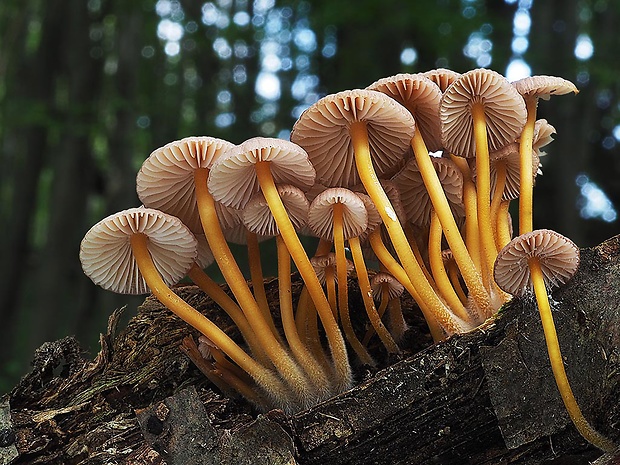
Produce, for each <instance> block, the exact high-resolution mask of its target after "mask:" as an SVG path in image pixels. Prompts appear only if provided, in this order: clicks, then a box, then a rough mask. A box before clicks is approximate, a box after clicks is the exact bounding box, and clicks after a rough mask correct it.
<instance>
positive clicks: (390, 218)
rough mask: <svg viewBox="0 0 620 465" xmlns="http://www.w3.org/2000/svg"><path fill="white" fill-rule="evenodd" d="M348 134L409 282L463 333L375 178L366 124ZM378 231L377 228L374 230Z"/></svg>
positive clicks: (450, 327) (446, 323)
mask: <svg viewBox="0 0 620 465" xmlns="http://www.w3.org/2000/svg"><path fill="white" fill-rule="evenodd" d="M350 134H351V140H352V142H353V147H354V153H355V165H356V168H357V172H358V174H359V176H360V179H361V181H362V184H363V185H364V187H365V188H366V192H368V195H369V196H370V198H371V200H372V201H373V203H374V204H375V206H376V207H377V210H378V211H379V215H380V216H381V219H382V220H383V224H384V225H385V227H386V229H387V231H388V234H389V236H390V239H391V240H392V245H393V246H394V249H395V250H396V254H397V255H398V258H399V259H400V261H401V263H402V267H403V269H404V270H405V272H406V274H407V277H408V281H409V282H411V283H412V284H413V286H414V287H415V289H416V291H417V293H418V294H419V297H420V298H421V300H422V301H424V302H425V303H426V305H427V309H428V310H429V311H430V312H431V314H432V315H433V316H434V318H435V319H436V320H437V321H438V322H439V324H440V325H441V326H442V327H443V328H444V329H445V330H446V331H447V332H448V333H449V334H453V333H461V332H463V331H464V327H463V325H462V322H459V321H458V320H457V319H455V318H454V316H453V315H451V314H450V312H449V311H448V310H447V309H446V306H445V304H444V303H443V302H442V301H441V300H440V299H439V297H438V296H437V294H436V293H435V291H434V290H433V288H432V286H431V285H430V283H429V282H428V280H427V279H426V277H425V276H424V272H423V271H422V269H421V268H420V265H419V264H418V262H417V260H416V259H415V256H414V255H413V252H412V251H411V247H410V246H409V243H408V242H407V237H406V236H405V233H404V231H403V228H402V225H401V224H400V222H399V221H398V217H397V216H396V212H395V211H394V207H392V204H391V203H390V200H389V199H388V197H387V195H386V194H385V191H384V190H383V187H382V186H381V183H380V182H379V179H378V178H377V174H376V172H375V170H374V167H373V165H372V159H371V157H370V147H369V143H368V129H367V127H366V123H364V122H355V123H353V124H351V127H350ZM378 230H379V229H378V228H377V229H376V230H375V231H378ZM371 235H372V234H371Z"/></svg>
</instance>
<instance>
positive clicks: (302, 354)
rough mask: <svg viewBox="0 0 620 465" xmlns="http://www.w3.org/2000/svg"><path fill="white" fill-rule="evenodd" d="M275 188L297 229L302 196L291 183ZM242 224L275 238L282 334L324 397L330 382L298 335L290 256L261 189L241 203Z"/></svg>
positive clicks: (302, 218) (304, 216) (303, 209)
mask: <svg viewBox="0 0 620 465" xmlns="http://www.w3.org/2000/svg"><path fill="white" fill-rule="evenodd" d="M277 189H278V194H279V196H280V198H281V199H282V203H283V205H284V206H285V208H286V211H287V213H288V216H289V218H290V220H291V223H292V224H293V226H294V227H295V229H296V230H299V229H301V228H302V227H303V226H304V225H305V223H306V222H307V220H308V207H309V204H308V200H307V199H306V196H305V195H304V193H303V192H302V191H301V190H300V189H298V188H296V187H295V186H290V185H279V186H277ZM243 223H244V224H245V226H246V227H247V228H248V230H249V231H250V232H252V233H253V234H256V235H262V236H275V237H276V247H277V256H278V288H279V296H280V319H281V321H282V328H283V329H284V335H285V337H286V340H287V342H288V344H289V347H290V348H291V352H292V353H293V355H294V357H295V359H296V360H297V361H298V362H299V364H300V365H301V367H302V368H303V369H304V371H305V372H306V373H307V375H308V379H309V381H310V382H311V383H312V384H314V386H315V387H316V389H317V393H318V399H319V400H324V399H326V398H327V397H329V395H330V394H331V393H332V390H331V383H330V381H329V378H328V376H327V373H326V372H325V371H324V370H323V367H322V366H321V365H320V364H319V362H318V361H317V360H316V359H315V358H314V356H313V354H312V353H311V351H310V350H309V349H308V347H307V346H306V345H305V343H304V341H302V340H301V338H300V337H299V333H298V331H297V326H296V324H295V315H294V311H293V300H292V290H291V258H290V256H289V253H288V250H287V249H286V245H285V244H284V242H283V240H282V237H281V236H280V231H279V229H278V225H277V224H276V222H275V219H274V217H273V215H272V214H271V211H270V210H269V205H268V204H267V201H266V200H265V197H264V195H263V194H262V192H257V193H256V194H254V196H253V197H252V198H251V199H250V201H249V202H248V203H247V204H246V205H245V208H244V210H243Z"/></svg>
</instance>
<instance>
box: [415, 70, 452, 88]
mask: <svg viewBox="0 0 620 465" xmlns="http://www.w3.org/2000/svg"><path fill="white" fill-rule="evenodd" d="M422 74H423V75H424V76H426V77H427V78H429V79H430V80H431V81H433V82H434V83H435V84H437V85H438V86H439V89H441V92H445V91H446V89H447V88H448V87H450V84H452V83H453V82H454V81H456V80H457V79H458V78H460V77H461V73H457V72H456V71H452V70H451V69H446V68H437V69H431V70H430V71H426V72H424V73H422Z"/></svg>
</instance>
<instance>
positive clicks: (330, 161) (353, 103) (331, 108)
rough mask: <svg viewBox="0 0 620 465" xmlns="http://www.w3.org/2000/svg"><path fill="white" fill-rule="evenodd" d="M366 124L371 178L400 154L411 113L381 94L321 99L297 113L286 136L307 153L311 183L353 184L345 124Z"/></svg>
mask: <svg viewBox="0 0 620 465" xmlns="http://www.w3.org/2000/svg"><path fill="white" fill-rule="evenodd" d="M362 121H363V122H366V124H367V128H368V140H369V146H370V153H371V157H372V159H373V166H374V168H375V171H376V173H377V176H383V175H384V174H385V173H391V170H393V167H394V165H397V164H398V162H399V160H400V159H401V158H402V157H403V154H404V153H405V152H406V150H407V148H408V147H409V144H410V143H411V138H412V137H413V132H414V127H415V122H414V119H413V117H412V116H411V114H410V113H409V112H408V111H407V109H406V108H404V107H403V106H402V105H400V104H399V103H398V102H396V101H395V100H394V99H392V98H390V97H388V96H387V95H385V94H382V93H381V92H376V91H372V90H361V89H357V90H346V91H343V92H339V93H337V94H333V95H328V96H326V97H323V98H322V99H320V100H319V101H318V102H316V103H315V104H314V105H312V106H311V107H309V108H308V109H307V110H306V111H304V112H303V113H302V115H301V116H300V117H299V119H298V120H297V122H296V123H295V125H294V126H293V130H292V132H291V140H292V141H293V142H295V143H297V144H299V145H301V146H302V147H303V148H304V149H305V150H306V151H307V152H308V155H309V156H310V161H311V162H312V164H313V165H314V167H315V169H316V173H317V178H316V181H317V182H319V183H321V184H324V185H326V186H328V187H334V186H342V187H350V186H354V185H355V184H359V183H360V182H361V181H360V178H359V175H358V174H357V170H356V167H355V160H354V150H353V143H352V141H351V136H350V132H349V128H350V126H351V124H352V123H355V122H362Z"/></svg>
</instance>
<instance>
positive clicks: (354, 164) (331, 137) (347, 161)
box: [291, 89, 460, 333]
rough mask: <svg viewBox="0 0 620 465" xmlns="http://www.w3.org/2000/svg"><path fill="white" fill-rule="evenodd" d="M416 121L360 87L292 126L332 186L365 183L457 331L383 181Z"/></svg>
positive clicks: (410, 267)
mask: <svg viewBox="0 0 620 465" xmlns="http://www.w3.org/2000/svg"><path fill="white" fill-rule="evenodd" d="M414 126H415V122H414V120H413V117H412V116H411V114H410V113H409V112H408V111H407V110H406V109H405V108H404V107H403V106H402V105H400V104H399V103H397V102H396V101H395V100H393V99H391V98H390V97H388V96H387V95H385V94H382V93H380V92H376V91H372V90H359V89H358V90H350V91H343V92H339V93H337V94H333V95H328V96H326V97H323V98H322V99H320V100H319V101H318V102H316V103H315V104H314V105H313V106H311V107H310V108H308V109H307V110H306V111H305V112H304V113H303V114H302V115H301V116H300V117H299V119H298V120H297V122H296V123H295V125H294V126H293V130H292V132H291V140H292V141H293V142H296V143H297V144H299V145H301V146H302V147H304V149H306V151H307V152H308V155H309V156H310V159H311V161H312V163H313V164H314V166H315V168H316V170H317V181H318V182H321V183H323V184H325V185H327V186H334V187H338V186H340V187H350V186H354V185H356V184H358V183H359V182H360V181H361V182H362V184H364V187H365V188H366V192H367V193H368V195H369V196H370V198H371V199H372V201H373V203H374V204H375V205H376V207H377V210H378V211H379V214H380V215H381V219H382V220H383V224H384V226H385V228H386V229H387V231H388V234H389V236H390V238H391V240H392V244H393V245H394V248H395V250H396V253H397V255H398V257H399V259H400V261H401V263H402V266H403V268H404V270H405V272H406V274H407V276H408V277H409V280H410V281H411V283H412V284H413V286H414V287H417V293H418V295H419V297H420V298H421V299H424V301H425V302H427V304H428V308H429V309H430V311H431V312H432V313H433V314H434V318H436V319H437V320H438V321H439V322H440V324H441V325H442V326H443V327H444V328H446V329H447V331H448V332H449V333H453V332H458V329H457V328H459V326H460V325H459V323H458V322H456V321H455V320H454V319H452V318H451V314H450V312H449V311H447V309H446V306H445V304H444V303H443V302H442V301H441V300H440V299H439V298H438V297H437V295H436V294H435V292H434V291H433V289H432V287H431V286H430V285H428V281H427V280H426V279H425V277H424V273H423V271H422V269H421V268H420V266H419V264H418V262H417V260H416V258H415V256H414V254H413V252H412V250H411V247H410V246H409V243H408V241H407V237H406V236H405V233H404V231H403V228H402V225H401V224H400V222H399V221H398V217H397V216H396V213H395V211H394V207H393V206H392V205H391V204H390V201H389V199H388V197H387V195H386V194H385V191H384V190H383V188H382V187H381V183H380V181H379V176H380V175H382V174H383V173H386V172H389V171H390V170H391V169H392V167H393V166H394V165H395V164H397V163H398V162H399V160H400V159H401V158H402V157H403V154H404V153H405V151H406V150H407V148H408V147H409V144H410V142H411V138H412V137H413V133H414V131H415V127H414Z"/></svg>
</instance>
